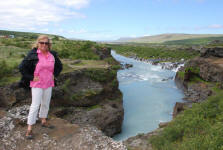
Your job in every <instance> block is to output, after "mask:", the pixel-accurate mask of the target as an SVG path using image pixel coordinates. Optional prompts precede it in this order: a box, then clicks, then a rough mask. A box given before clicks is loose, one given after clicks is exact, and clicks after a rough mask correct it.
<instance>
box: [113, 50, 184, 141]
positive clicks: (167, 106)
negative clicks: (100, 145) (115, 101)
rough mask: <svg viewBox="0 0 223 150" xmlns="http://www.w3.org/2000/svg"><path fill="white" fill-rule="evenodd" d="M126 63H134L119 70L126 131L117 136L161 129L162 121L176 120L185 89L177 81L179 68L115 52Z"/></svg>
mask: <svg viewBox="0 0 223 150" xmlns="http://www.w3.org/2000/svg"><path fill="white" fill-rule="evenodd" d="M111 54H112V56H113V57H114V58H115V59H116V60H117V61H119V62H121V63H123V64H132V65H133V67H131V68H129V69H124V70H119V71H118V74H117V78H118V81H119V89H120V90H121V92H122V93H123V107H124V120H123V126H122V132H121V133H120V134H117V135H116V136H114V137H113V139H115V140H125V139H127V138H129V137H131V136H135V135H137V134H140V133H148V132H151V131H153V130H155V129H156V128H158V125H159V123H161V122H167V121H170V120H171V119H172V112H173V107H174V105H175V103H176V102H182V98H183V96H184V95H183V92H182V91H181V90H180V89H178V88H177V87H176V85H175V82H174V77H175V75H176V69H175V70H165V69H162V66H159V65H152V64H150V63H147V62H142V61H138V60H135V59H133V58H128V57H124V56H121V55H119V54H117V53H116V52H115V51H112V52H111Z"/></svg>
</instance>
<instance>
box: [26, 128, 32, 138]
mask: <svg viewBox="0 0 223 150" xmlns="http://www.w3.org/2000/svg"><path fill="white" fill-rule="evenodd" d="M26 139H27V140H32V139H34V136H33V133H32V130H27V132H26Z"/></svg>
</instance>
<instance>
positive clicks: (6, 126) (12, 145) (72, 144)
mask: <svg viewBox="0 0 223 150" xmlns="http://www.w3.org/2000/svg"><path fill="white" fill-rule="evenodd" d="M28 110H29V106H28V105H24V106H21V107H15V108H13V109H10V110H9V111H7V112H4V113H5V115H4V117H2V118H0V149H1V150H28V149H30V150H33V149H35V150H44V149H46V150H61V149H64V150H67V149H69V150H72V149H73V150H105V149H107V150H109V149H111V150H126V147H125V146H124V145H123V143H122V142H117V141H114V140H112V139H111V138H110V137H108V136H105V135H104V133H103V132H101V131H100V130H98V128H96V127H94V126H90V125H84V126H79V125H76V124H71V123H69V122H68V121H66V120H63V119H60V118H55V117H51V118H50V119H49V123H51V124H54V125H55V128H54V129H47V128H43V127H41V125H40V123H37V124H36V125H35V126H34V129H33V132H34V137H35V138H34V139H33V140H27V139H25V137H24V135H25V132H26V116H27V114H28ZM1 112H3V110H1ZM1 114H2V113H1Z"/></svg>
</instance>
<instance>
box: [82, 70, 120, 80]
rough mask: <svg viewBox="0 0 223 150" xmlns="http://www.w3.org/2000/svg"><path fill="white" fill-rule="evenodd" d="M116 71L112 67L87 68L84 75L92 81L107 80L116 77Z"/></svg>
mask: <svg viewBox="0 0 223 150" xmlns="http://www.w3.org/2000/svg"><path fill="white" fill-rule="evenodd" d="M116 74H117V71H116V70H114V69H87V70H86V71H85V72H84V75H85V76H87V77H90V79H92V80H93V81H97V82H109V81H111V80H113V79H114V78H116Z"/></svg>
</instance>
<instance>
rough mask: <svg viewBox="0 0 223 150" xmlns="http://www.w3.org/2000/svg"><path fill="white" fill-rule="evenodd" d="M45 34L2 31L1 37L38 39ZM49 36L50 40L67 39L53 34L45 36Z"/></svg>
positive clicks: (0, 31) (0, 32)
mask: <svg viewBox="0 0 223 150" xmlns="http://www.w3.org/2000/svg"><path fill="white" fill-rule="evenodd" d="M41 34H45V33H34V32H19V31H8V30H0V35H1V36H9V35H14V37H16V38H18V37H20V38H21V37H22V38H30V39H36V38H37V37H38V36H39V35H41ZM45 35H48V36H49V37H50V38H56V39H65V37H63V36H59V35H53V34H45Z"/></svg>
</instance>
